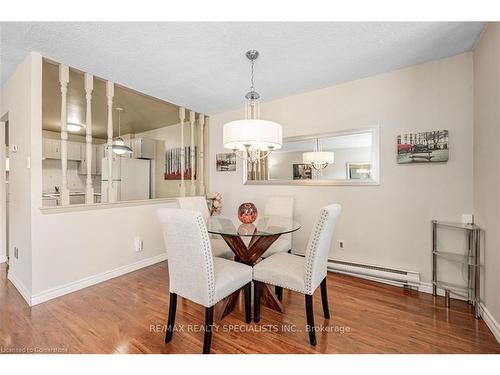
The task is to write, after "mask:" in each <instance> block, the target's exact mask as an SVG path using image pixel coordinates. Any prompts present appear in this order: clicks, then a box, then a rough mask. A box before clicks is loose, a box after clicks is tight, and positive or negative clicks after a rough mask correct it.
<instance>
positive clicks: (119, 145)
mask: <svg viewBox="0 0 500 375" xmlns="http://www.w3.org/2000/svg"><path fill="white" fill-rule="evenodd" d="M116 110H117V111H118V138H116V139H115V141H114V142H113V145H112V146H111V149H112V150H113V152H114V153H115V154H117V155H124V154H131V153H132V149H131V148H130V147H128V146H127V145H126V144H125V141H124V140H123V138H122V137H121V128H122V124H121V117H120V114H121V113H122V111H123V108H116Z"/></svg>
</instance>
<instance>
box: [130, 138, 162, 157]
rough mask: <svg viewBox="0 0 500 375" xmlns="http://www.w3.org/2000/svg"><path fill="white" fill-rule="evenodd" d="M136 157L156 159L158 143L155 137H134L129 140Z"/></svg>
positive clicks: (133, 154) (133, 155)
mask: <svg viewBox="0 0 500 375" xmlns="http://www.w3.org/2000/svg"><path fill="white" fill-rule="evenodd" d="M128 143H129V144H128V146H129V147H130V148H131V149H132V151H133V153H132V155H131V156H132V158H134V159H154V158H155V148H156V144H155V141H154V140H153V139H146V138H134V139H131V140H130V141H129V142H128Z"/></svg>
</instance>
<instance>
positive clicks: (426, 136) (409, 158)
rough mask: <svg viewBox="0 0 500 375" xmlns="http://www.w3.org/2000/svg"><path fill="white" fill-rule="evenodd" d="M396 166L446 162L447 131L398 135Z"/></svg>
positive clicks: (447, 149) (447, 152) (447, 148)
mask: <svg viewBox="0 0 500 375" xmlns="http://www.w3.org/2000/svg"><path fill="white" fill-rule="evenodd" d="M397 147H398V148H397V150H398V164H410V163H439V162H446V161H448V154H449V147H448V130H434V131H430V132H422V133H407V134H401V135H398V140H397Z"/></svg>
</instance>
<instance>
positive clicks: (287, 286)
mask: <svg viewBox="0 0 500 375" xmlns="http://www.w3.org/2000/svg"><path fill="white" fill-rule="evenodd" d="M253 279H254V280H256V281H260V282H261V283H264V284H269V285H274V286H279V287H282V288H285V289H289V290H293V291H295V292H299V293H302V294H312V293H309V292H306V291H305V290H302V289H295V288H290V285H281V284H278V283H276V282H274V281H269V280H262V279H256V278H255V277H254V278H253Z"/></svg>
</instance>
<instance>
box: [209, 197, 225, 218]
mask: <svg viewBox="0 0 500 375" xmlns="http://www.w3.org/2000/svg"><path fill="white" fill-rule="evenodd" d="M207 202H208V209H209V210H210V216H212V215H213V214H220V212H221V211H222V195H220V193H217V192H213V193H209V194H207Z"/></svg>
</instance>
